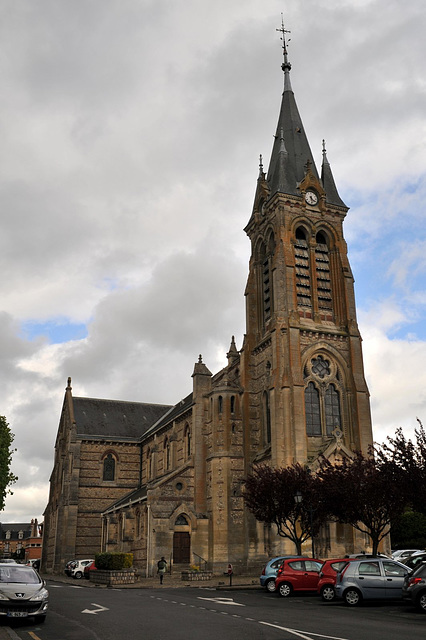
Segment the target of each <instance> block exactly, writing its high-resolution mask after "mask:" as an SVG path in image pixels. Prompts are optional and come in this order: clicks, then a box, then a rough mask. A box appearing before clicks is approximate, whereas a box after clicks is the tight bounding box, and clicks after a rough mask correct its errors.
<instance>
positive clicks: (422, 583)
mask: <svg viewBox="0 0 426 640" xmlns="http://www.w3.org/2000/svg"><path fill="white" fill-rule="evenodd" d="M402 595H403V597H404V598H411V600H412V602H413V604H414V605H415V606H416V607H417V609H419V611H422V612H423V613H426V563H424V562H422V563H421V564H420V565H418V566H417V567H415V568H414V570H413V571H411V572H410V573H409V574H408V575H407V576H405V579H404V584H403V587H402Z"/></svg>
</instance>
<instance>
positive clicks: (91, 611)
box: [81, 602, 109, 613]
mask: <svg viewBox="0 0 426 640" xmlns="http://www.w3.org/2000/svg"><path fill="white" fill-rule="evenodd" d="M90 604H91V605H92V606H93V607H98V608H97V609H84V610H83V611H82V612H81V613H99V612H100V611H109V609H108V607H103V606H102V605H101V604H96V603H95V602H91V603H90Z"/></svg>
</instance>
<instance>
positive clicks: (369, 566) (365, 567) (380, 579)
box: [354, 560, 386, 598]
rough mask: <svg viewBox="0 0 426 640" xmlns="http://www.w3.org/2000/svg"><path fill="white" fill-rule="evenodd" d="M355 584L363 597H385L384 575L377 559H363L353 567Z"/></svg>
mask: <svg viewBox="0 0 426 640" xmlns="http://www.w3.org/2000/svg"><path fill="white" fill-rule="evenodd" d="M354 581H355V584H356V585H357V586H358V587H359V589H360V590H361V592H362V595H363V597H364V598H386V583H385V576H384V575H383V573H382V571H381V565H380V561H379V560H368V561H367V560H365V561H363V562H360V563H359V565H358V567H357V568H355V575H354Z"/></svg>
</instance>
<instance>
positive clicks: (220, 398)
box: [217, 396, 223, 413]
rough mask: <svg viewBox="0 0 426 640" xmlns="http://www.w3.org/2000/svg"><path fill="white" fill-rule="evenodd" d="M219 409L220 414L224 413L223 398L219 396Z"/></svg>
mask: <svg viewBox="0 0 426 640" xmlns="http://www.w3.org/2000/svg"><path fill="white" fill-rule="evenodd" d="M217 409H218V411H219V413H222V411H223V398H222V396H219V397H218V399H217Z"/></svg>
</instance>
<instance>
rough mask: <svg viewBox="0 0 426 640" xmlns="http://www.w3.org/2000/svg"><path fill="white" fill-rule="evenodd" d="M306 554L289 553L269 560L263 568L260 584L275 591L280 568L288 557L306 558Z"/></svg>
mask: <svg viewBox="0 0 426 640" xmlns="http://www.w3.org/2000/svg"><path fill="white" fill-rule="evenodd" d="M304 557H305V556H298V555H293V556H291V555H287V556H276V557H275V558H272V559H271V560H269V562H267V563H266V565H265V566H264V567H263V569H262V575H261V576H260V586H261V587H265V588H266V590H267V591H269V592H270V593H273V592H274V591H275V578H276V577H277V573H278V569H279V568H280V566H281V565H282V563H283V562H284V560H286V559H288V558H304Z"/></svg>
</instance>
